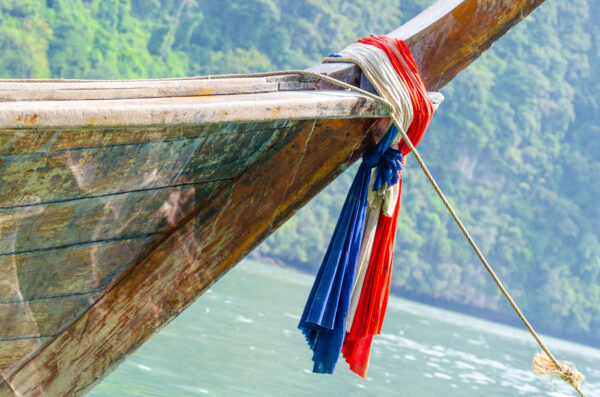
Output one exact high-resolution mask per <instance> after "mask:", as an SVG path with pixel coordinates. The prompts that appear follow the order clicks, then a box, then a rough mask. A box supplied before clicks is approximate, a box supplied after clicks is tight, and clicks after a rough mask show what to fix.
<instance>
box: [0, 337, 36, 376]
mask: <svg viewBox="0 0 600 397" xmlns="http://www.w3.org/2000/svg"><path fill="white" fill-rule="evenodd" d="M46 340H47V338H31V339H17V340H7V341H3V342H0V373H2V372H4V371H6V370H9V369H10V368H11V366H14V365H15V364H16V363H18V362H19V361H20V360H21V359H22V358H23V357H26V356H27V355H28V354H29V353H31V352H35V351H36V350H37V349H39V348H40V347H41V346H42V345H43V343H44V342H45V341H46ZM0 383H2V378H1V377H0Z"/></svg>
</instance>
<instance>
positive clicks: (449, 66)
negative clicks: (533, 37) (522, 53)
mask: <svg viewBox="0 0 600 397" xmlns="http://www.w3.org/2000/svg"><path fill="white" fill-rule="evenodd" d="M543 2H544V0H438V1H437V2H435V3H434V4H433V5H432V6H431V7H429V8H427V9H426V10H424V11H423V12H422V13H420V14H419V15H417V16H416V17H415V18H413V19H411V20H410V21H408V22H407V23H406V24H404V25H402V26H401V27H400V28H398V29H396V30H394V31H393V32H390V33H388V36H391V37H395V38H397V39H400V40H404V41H405V42H406V44H407V45H408V46H409V47H410V49H411V51H412V53H413V56H414V58H415V62H416V63H417V66H418V67H419V72H420V74H421V76H422V77H423V81H424V82H425V85H426V86H427V89H428V90H430V91H438V90H440V89H441V88H442V87H443V86H445V85H446V84H448V83H449V82H450V80H452V79H453V78H454V76H456V75H457V74H458V73H459V72H460V71H461V70H463V69H464V68H465V67H467V66H468V65H469V64H470V63H471V62H473V61H474V60H475V59H477V58H478V57H479V56H480V55H481V54H482V53H483V52H484V51H485V50H487V49H488V48H490V47H491V45H492V44H493V43H494V42H495V41H496V40H498V39H499V38H500V37H502V36H503V35H504V34H505V33H506V32H508V31H509V30H510V28H512V27H513V26H514V25H516V24H517V23H519V22H520V21H521V20H522V19H523V18H525V17H526V16H527V15H529V14H530V13H531V12H532V11H533V10H535V9H536V8H537V7H538V6H539V5H540V4H542V3H543ZM310 70H311V71H313V72H316V73H323V74H326V75H329V76H332V77H335V78H338V79H342V80H344V81H347V82H349V83H351V84H355V85H357V84H358V82H359V76H360V70H359V69H358V67H356V66H355V65H352V64H347V63H343V64H340V63H329V64H322V65H318V66H315V67H313V68H311V69H310ZM320 86H321V87H323V88H331V87H330V85H329V84H327V83H321V84H320Z"/></svg>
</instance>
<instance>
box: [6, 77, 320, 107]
mask: <svg viewBox="0 0 600 397" xmlns="http://www.w3.org/2000/svg"><path fill="white" fill-rule="evenodd" d="M313 86H314V82H311V81H302V80H301V79H298V76H296V75H287V76H286V75H284V76H271V77H252V78H227V79H223V78H218V79H208V78H202V77H201V78H194V77H191V78H178V79H153V80H152V79H151V80H112V81H111V80H106V81H103V80H64V79H57V80H37V81H36V80H26V81H25V80H0V101H27V100H36V101H47V100H57V101H63V100H91V99H135V98H168V97H187V96H208V95H212V96H215V95H232V94H255V93H261V92H275V91H282V90H302V89H314V87H313Z"/></svg>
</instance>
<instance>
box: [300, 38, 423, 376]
mask: <svg viewBox="0 0 600 397" xmlns="http://www.w3.org/2000/svg"><path fill="white" fill-rule="evenodd" d="M326 60H330V61H346V62H347V61H350V62H354V63H356V64H357V65H359V66H360V67H361V70H362V71H363V73H364V74H365V75H366V77H367V78H368V79H369V81H370V82H371V83H372V84H373V86H374V87H375V89H376V91H377V92H378V94H379V95H381V96H382V97H384V98H385V99H386V100H387V101H388V102H389V103H392V105H393V107H394V110H393V112H394V116H395V119H396V120H398V121H399V125H392V126H391V127H390V129H389V130H388V132H387V133H386V134H385V136H384V137H383V138H382V140H381V141H380V142H379V143H378V144H377V145H376V146H375V147H373V148H371V149H369V150H368V151H367V152H366V153H365V154H364V156H363V160H362V163H361V165H360V167H359V169H358V171H357V173H356V176H355V177H354V181H353V183H352V186H351V187H350V191H349V192H348V196H347V197H346V201H345V202H344V206H343V207H342V212H341V214H340V217H339V219H338V223H337V225H336V228H335V230H334V232H333V236H332V238H331V241H330V243H329V247H328V248H327V252H326V254H325V257H324V259H323V262H322V264H321V267H320V268H319V271H318V273H317V276H316V279H315V283H314V285H313V287H312V289H311V292H310V294H309V297H308V300H307V303H306V306H305V308H304V312H303V314H302V317H301V319H300V323H299V325H298V327H299V328H300V329H301V330H302V332H303V333H304V335H305V336H306V339H307V341H308V344H309V346H310V348H311V349H312V350H313V352H314V353H313V361H314V368H313V371H314V372H318V373H333V370H334V369H335V365H336V362H337V360H338V358H339V354H340V351H342V352H343V353H344V357H345V358H346V361H348V363H349V364H350V368H351V369H352V370H353V371H354V372H356V373H358V374H359V375H361V376H363V377H364V376H366V371H367V368H368V363H369V356H370V350H371V342H372V339H373V335H376V334H379V333H380V332H381V325H382V323H383V317H384V314H385V308H386V306H387V299H388V295H389V288H390V281H391V268H392V260H393V247H394V241H395V235H396V233H395V231H396V223H397V219H398V212H399V209H400V192H401V181H402V176H401V170H402V168H403V165H404V158H403V156H404V155H406V154H408V153H409V152H410V150H407V147H406V145H405V144H404V142H402V141H399V140H398V139H397V136H398V128H402V130H403V131H406V133H407V135H408V137H409V138H410V139H411V141H412V140H413V139H414V141H412V142H413V143H415V142H417V143H418V142H419V141H420V140H421V138H422V137H423V134H424V132H425V129H426V127H427V125H428V123H429V120H430V119H431V116H432V113H433V107H432V105H431V102H430V100H429V96H428V94H427V90H426V89H425V86H424V85H423V82H422V80H421V78H420V76H419V75H418V72H417V68H416V65H415V62H414V60H413V58H412V55H411V54H410V51H409V50H408V47H407V46H406V45H405V44H404V43H403V42H402V41H399V40H395V39H391V38H387V37H385V36H370V37H368V38H364V39H361V40H359V41H358V42H357V43H355V44H353V45H351V46H349V47H348V48H346V49H345V50H344V51H342V52H341V53H340V54H339V57H335V58H327V59H326Z"/></svg>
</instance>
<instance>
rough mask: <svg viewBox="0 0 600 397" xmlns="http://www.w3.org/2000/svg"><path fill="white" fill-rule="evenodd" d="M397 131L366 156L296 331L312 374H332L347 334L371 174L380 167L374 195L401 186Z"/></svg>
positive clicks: (394, 128) (392, 129)
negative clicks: (308, 355) (301, 335)
mask: <svg viewBox="0 0 600 397" xmlns="http://www.w3.org/2000/svg"><path fill="white" fill-rule="evenodd" d="M397 133H398V129H397V128H396V126H392V127H391V128H390V130H389V131H388V132H387V134H386V135H385V136H384V137H383V139H382V140H381V141H380V142H379V143H378V144H377V145H376V146H375V147H373V148H371V149H369V150H368V151H367V152H366V153H365V154H364V155H363V161H362V163H361V165H360V167H359V168H358V172H357V173H356V176H355V177H354V181H353V182H352V186H351V187H350V191H349V192H348V196H347V197H346V201H345V202H344V206H343V207H342V212H341V214H340V217H339V219H338V222H337V225H336V227H335V230H334V232H333V236H332V238H331V241H330V243H329V247H328V248H327V252H326V253H325V257H324V258H323V262H322V264H321V267H320V268H319V271H318V273H317V276H316V278H315V283H314V284H313V287H312V290H311V291H310V294H309V296H308V300H307V302H306V306H305V308H304V312H303V313H302V317H301V318H300V323H299V324H298V328H300V329H301V330H302V332H303V333H304V336H305V337H306V340H307V342H308V345H309V346H310V348H311V349H312V350H313V352H314V354H313V361H314V367H313V372H317V373H330V374H331V373H333V370H334V369H335V364H336V363H337V360H338V357H339V355H340V351H341V349H342V344H343V342H344V336H345V333H346V314H347V313H348V308H349V306H350V299H351V295H352V286H353V284H354V272H355V269H356V262H357V261H358V254H359V252H360V245H361V242H362V238H363V232H364V225H365V216H366V211H367V195H368V190H369V182H370V178H371V169H372V168H373V167H377V172H376V176H375V181H374V186H373V189H374V190H378V189H379V187H381V186H382V185H383V184H384V183H386V182H387V183H388V184H389V185H390V186H392V185H394V184H396V183H398V180H399V178H398V171H399V170H401V169H402V153H401V152H399V151H398V150H394V149H391V148H390V145H391V143H392V142H393V140H394V138H395V137H396V134H397Z"/></svg>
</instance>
